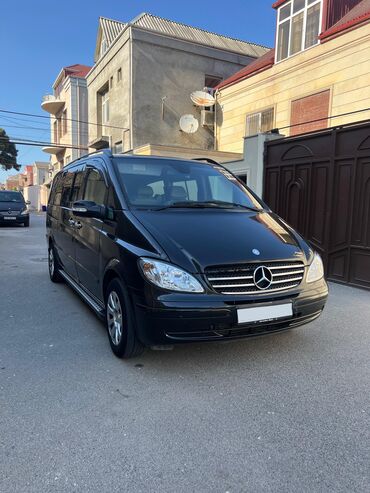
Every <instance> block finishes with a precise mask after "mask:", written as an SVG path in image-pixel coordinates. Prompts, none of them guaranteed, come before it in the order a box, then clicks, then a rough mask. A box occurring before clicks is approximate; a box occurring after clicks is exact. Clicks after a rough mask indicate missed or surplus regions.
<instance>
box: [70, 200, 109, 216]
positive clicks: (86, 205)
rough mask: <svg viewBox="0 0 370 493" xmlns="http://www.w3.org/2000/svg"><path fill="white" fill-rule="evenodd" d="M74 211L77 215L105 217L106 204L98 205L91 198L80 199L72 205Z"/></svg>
mask: <svg viewBox="0 0 370 493" xmlns="http://www.w3.org/2000/svg"><path fill="white" fill-rule="evenodd" d="M72 213H73V215H74V216H77V217H95V218H96V219H105V217H106V208H105V206H104V205H98V204H96V203H95V202H92V201H90V200H78V201H77V202H74V204H73V206H72Z"/></svg>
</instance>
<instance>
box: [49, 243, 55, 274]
mask: <svg viewBox="0 0 370 493" xmlns="http://www.w3.org/2000/svg"><path fill="white" fill-rule="evenodd" d="M54 270H55V263H54V252H53V249H52V248H50V249H49V273H50V277H53V275H54Z"/></svg>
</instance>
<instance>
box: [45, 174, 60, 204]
mask: <svg viewBox="0 0 370 493" xmlns="http://www.w3.org/2000/svg"><path fill="white" fill-rule="evenodd" d="M60 182H61V175H57V176H55V178H54V179H53V183H52V186H51V191H50V195H49V202H48V204H49V205H53V204H54V203H55V195H56V191H57V186H58V184H60Z"/></svg>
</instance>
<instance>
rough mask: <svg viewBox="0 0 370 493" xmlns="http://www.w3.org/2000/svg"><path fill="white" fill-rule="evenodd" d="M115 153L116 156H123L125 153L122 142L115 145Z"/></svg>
mask: <svg viewBox="0 0 370 493" xmlns="http://www.w3.org/2000/svg"><path fill="white" fill-rule="evenodd" d="M114 152H115V154H122V152H123V146H122V140H120V141H119V142H116V143H115V144H114Z"/></svg>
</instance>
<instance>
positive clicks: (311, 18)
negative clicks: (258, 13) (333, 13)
mask: <svg viewBox="0 0 370 493" xmlns="http://www.w3.org/2000/svg"><path fill="white" fill-rule="evenodd" d="M321 14H322V0H291V1H290V2H287V3H285V4H284V5H282V6H281V7H280V9H279V10H278V27H277V41H276V46H277V49H276V61H277V62H280V61H281V60H285V59H286V58H288V57H290V56H292V55H295V54H296V53H299V52H300V51H303V50H306V49H307V48H311V46H314V45H316V44H318V42H319V34H320V26H321Z"/></svg>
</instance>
